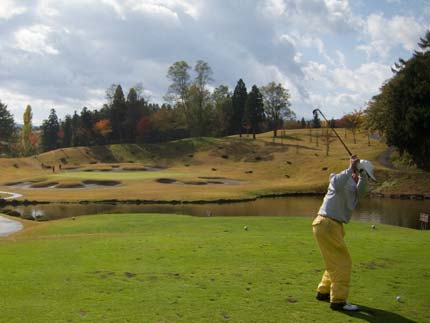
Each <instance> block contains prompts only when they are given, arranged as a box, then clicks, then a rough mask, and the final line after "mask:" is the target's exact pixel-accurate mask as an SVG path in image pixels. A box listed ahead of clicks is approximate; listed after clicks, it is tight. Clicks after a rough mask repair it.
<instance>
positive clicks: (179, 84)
mask: <svg viewBox="0 0 430 323" xmlns="http://www.w3.org/2000/svg"><path fill="white" fill-rule="evenodd" d="M189 69H190V66H189V65H188V63H187V62H185V61H178V62H175V63H173V65H171V66H170V67H169V70H168V71H167V78H168V79H170V80H171V82H172V83H171V84H170V85H169V89H168V90H167V94H166V96H165V98H166V100H168V101H180V102H181V104H182V105H185V102H186V99H187V94H188V89H189V86H190V74H189V72H188V71H189Z"/></svg>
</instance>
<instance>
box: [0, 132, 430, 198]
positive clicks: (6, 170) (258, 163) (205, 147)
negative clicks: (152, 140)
mask: <svg viewBox="0 0 430 323" xmlns="http://www.w3.org/2000/svg"><path fill="white" fill-rule="evenodd" d="M325 131H326V129H321V130H315V129H314V130H313V133H312V138H310V136H309V134H310V133H309V130H306V129H300V130H289V131H286V132H285V135H284V136H283V137H281V138H277V139H276V140H273V138H272V133H265V134H260V135H258V136H257V139H256V140H252V139H251V138H250V137H246V136H244V137H242V138H239V137H237V136H233V137H226V138H190V139H183V140H178V141H172V142H167V143H162V144H123V145H107V146H94V147H76V148H64V149H58V150H55V151H50V152H46V153H43V154H39V155H36V156H32V157H28V158H17V159H0V167H1V168H0V176H1V180H0V191H6V192H9V191H10V192H17V193H21V194H23V195H24V197H22V198H21V199H28V200H49V201H54V200H56V201H79V200H105V199H117V200H157V201H159V200H163V201H167V200H171V201H173V200H174V201H184V200H187V201H196V200H219V199H246V198H255V197H256V196H260V195H269V194H288V193H324V192H325V190H326V187H327V179H328V176H329V174H330V173H332V172H339V171H341V170H343V169H345V168H346V167H348V159H349V157H348V154H347V153H346V151H345V149H344V148H343V146H342V145H341V144H340V143H339V141H338V140H337V139H336V138H335V137H333V136H331V137H330V138H329V140H330V142H331V144H330V146H329V155H328V156H326V148H327V147H326V145H325V139H324V138H323V137H322V136H321V133H323V132H325ZM338 131H339V133H340V134H342V135H343V136H345V134H346V138H345V139H344V140H345V142H346V144H347V145H348V147H349V148H350V149H351V150H352V151H353V153H355V154H357V155H358V156H359V157H361V158H364V159H368V160H370V161H372V162H373V163H374V165H375V167H376V171H375V174H376V177H377V178H378V183H376V184H372V186H373V187H372V188H373V192H374V193H382V194H387V195H394V196H396V197H399V196H400V194H421V195H423V194H430V184H429V183H430V174H429V173H425V172H422V171H419V170H407V171H402V170H397V169H390V168H388V167H386V166H383V165H382V164H380V163H379V161H378V156H379V155H380V154H381V153H383V152H384V151H386V150H387V148H388V147H386V145H385V144H383V143H380V142H379V141H377V140H374V139H370V145H369V143H368V138H367V136H366V135H365V134H363V133H358V134H357V136H356V137H357V138H356V139H357V143H356V144H354V143H353V138H352V134H351V133H349V132H348V133H346V132H344V130H343V129H339V130H338ZM317 136H318V138H317ZM311 140H312V141H311ZM52 166H54V167H55V170H54V171H53V170H52V168H51V167H52ZM60 168H61V169H60Z"/></svg>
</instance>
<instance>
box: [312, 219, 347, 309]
mask: <svg viewBox="0 0 430 323" xmlns="http://www.w3.org/2000/svg"><path fill="white" fill-rule="evenodd" d="M312 227H313V232H314V236H315V238H316V240H317V243H318V246H319V248H320V251H321V255H322V257H323V259H324V265H325V272H324V274H323V276H322V279H321V282H320V283H319V285H318V288H317V292H319V293H321V294H329V293H330V302H331V303H343V302H346V300H347V298H348V292H349V281H350V279H351V257H350V255H349V252H348V249H347V248H346V245H345V241H344V240H343V238H344V236H345V231H344V229H343V224H342V223H339V222H337V221H335V220H332V219H330V218H328V217H323V216H321V215H318V216H317V217H316V218H315V220H314V222H313V223H312Z"/></svg>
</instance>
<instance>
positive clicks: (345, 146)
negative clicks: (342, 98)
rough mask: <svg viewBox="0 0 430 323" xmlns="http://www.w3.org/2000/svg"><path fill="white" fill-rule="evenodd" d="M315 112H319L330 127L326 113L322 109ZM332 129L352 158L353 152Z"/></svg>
mask: <svg viewBox="0 0 430 323" xmlns="http://www.w3.org/2000/svg"><path fill="white" fill-rule="evenodd" d="M314 111H318V112H319V113H320V114H321V116H322V117H323V118H324V120H325V121H326V122H327V124H328V125H330V123H329V121H328V120H327V118H326V117H325V115H324V113H322V112H321V110H320V109H315V110H314ZM330 128H331V130H332V131H333V132H334V134H335V135H336V137H337V138H338V139H339V140H340V142H341V143H342V145H343V146H344V147H345V149H346V151H347V152H348V154H349V156H350V157H351V156H352V153H351V151H350V150H349V148H348V147H347V146H346V144H345V143H344V142H343V140H342V138H340V136H339V134H338V133H337V131H336V130H335V129H334V128H333V127H330Z"/></svg>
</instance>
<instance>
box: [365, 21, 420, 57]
mask: <svg viewBox="0 0 430 323" xmlns="http://www.w3.org/2000/svg"><path fill="white" fill-rule="evenodd" d="M425 29H426V27H425V26H423V25H422V24H420V23H419V22H418V21H417V19H416V18H415V17H412V16H399V15H396V16H394V17H392V18H391V19H386V18H385V17H384V15H383V14H381V13H379V14H371V15H369V16H368V17H367V20H366V23H365V34H366V36H367V37H368V39H369V42H368V43H366V44H361V45H359V46H357V49H359V50H362V51H364V52H366V54H367V55H368V56H369V57H372V56H376V57H381V58H386V57H387V56H388V54H389V53H390V51H391V50H392V49H393V48H394V47H396V46H401V47H403V49H405V50H406V51H408V52H412V51H413V50H414V49H415V48H416V44H417V42H418V40H419V37H420V36H421V35H422V34H423V33H424V31H425Z"/></svg>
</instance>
